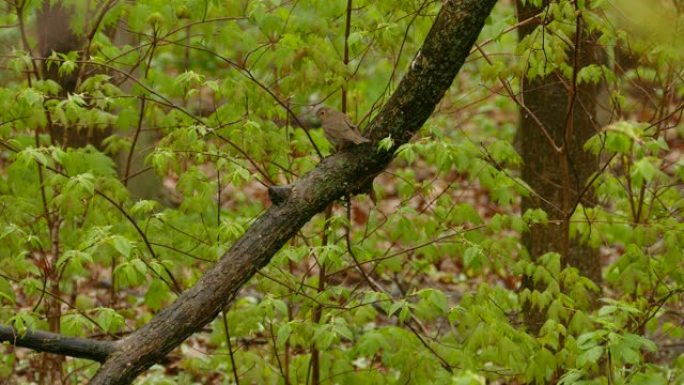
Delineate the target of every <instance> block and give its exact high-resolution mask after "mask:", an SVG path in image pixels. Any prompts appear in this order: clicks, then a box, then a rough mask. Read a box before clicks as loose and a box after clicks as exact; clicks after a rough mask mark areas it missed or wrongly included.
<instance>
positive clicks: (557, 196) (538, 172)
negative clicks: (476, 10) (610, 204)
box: [517, 1, 601, 287]
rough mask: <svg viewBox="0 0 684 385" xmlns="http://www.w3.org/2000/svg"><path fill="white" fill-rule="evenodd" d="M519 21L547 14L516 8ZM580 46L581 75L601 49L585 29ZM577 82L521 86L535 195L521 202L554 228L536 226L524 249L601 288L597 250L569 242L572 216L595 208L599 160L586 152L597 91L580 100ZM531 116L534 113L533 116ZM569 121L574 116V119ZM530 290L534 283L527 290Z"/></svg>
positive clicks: (523, 132) (583, 93)
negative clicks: (591, 183)
mask: <svg viewBox="0 0 684 385" xmlns="http://www.w3.org/2000/svg"><path fill="white" fill-rule="evenodd" d="M517 8H518V20H521V21H522V20H526V19H528V18H530V17H532V16H534V15H537V14H540V13H542V12H543V8H537V7H533V6H530V5H529V2H528V4H527V5H526V6H523V5H522V4H521V2H520V1H518V2H517ZM538 25H539V24H538V23H527V24H526V25H524V26H521V27H520V29H519V32H520V38H521V39H522V38H524V37H525V36H527V35H529V34H531V33H532V32H533V31H534V30H535V28H536V27H538ZM580 31H581V35H580V38H579V43H580V46H579V47H576V48H579V49H575V50H574V52H572V53H571V54H570V60H571V61H574V60H575V55H578V56H577V61H576V64H577V67H578V68H577V70H579V68H582V67H584V66H586V65H588V64H591V63H597V55H598V52H599V51H598V47H597V46H596V45H595V39H594V38H593V37H592V36H589V35H587V34H586V32H585V31H584V29H583V28H581V29H580ZM571 88H572V79H565V78H563V75H561V74H560V73H553V74H550V75H548V76H546V77H544V78H536V79H534V80H530V79H527V78H524V79H523V81H522V94H523V100H524V105H525V107H526V109H521V111H520V114H521V120H520V132H519V135H520V137H519V140H520V144H521V152H522V158H523V162H524V166H523V171H522V177H523V180H525V182H526V183H527V184H528V185H529V186H530V187H531V188H532V189H533V190H534V192H535V193H536V194H531V195H530V196H529V197H526V198H524V199H523V201H522V210H523V212H524V211H525V210H527V209H532V208H541V209H543V210H544V211H545V212H546V213H547V214H548V217H549V224H548V225H542V224H535V225H532V226H531V227H530V230H529V231H528V232H527V233H525V235H524V237H523V243H524V244H525V246H526V247H527V250H528V251H529V253H530V256H531V257H532V258H533V259H535V258H537V257H539V256H541V255H543V254H545V253H548V252H552V251H553V252H558V253H560V254H561V256H562V258H563V262H564V263H565V264H566V265H570V266H574V267H576V268H577V269H579V271H580V272H581V274H582V275H584V276H587V277H589V278H591V279H592V280H594V282H599V281H600V279H601V262H600V259H599V257H598V253H597V250H595V249H592V248H591V247H589V246H588V245H586V244H583V243H581V242H580V241H579V240H578V239H570V238H569V219H570V215H571V214H572V213H573V212H574V210H575V209H576V207H577V203H581V204H582V205H583V206H585V207H591V206H592V205H593V194H592V190H591V189H585V185H586V182H587V180H588V179H589V178H590V176H591V175H592V174H593V173H594V172H596V171H598V160H597V158H596V157H595V156H593V155H592V154H591V153H589V152H586V151H584V149H583V145H584V143H585V142H586V141H587V140H588V139H589V138H590V137H591V136H592V135H594V134H595V133H596V132H597V129H598V128H599V126H598V124H597V120H596V105H597V100H596V99H597V94H598V87H597V86H595V85H589V84H580V85H578V86H577V90H576V91H577V92H576V96H575V100H574V101H572V98H573V96H572V95H571V92H572V90H571ZM530 112H531V113H530ZM569 115H570V116H569ZM539 123H541V125H542V126H543V127H544V129H545V130H546V132H547V133H548V134H549V136H550V137H551V138H552V139H553V141H554V142H555V143H556V145H557V146H559V147H562V150H561V151H558V150H557V149H556V148H554V146H553V145H552V144H551V143H550V141H549V140H548V138H547V136H546V134H545V133H544V131H543V130H542V128H541V127H540V124H539ZM526 286H527V287H531V283H530V284H529V285H526Z"/></svg>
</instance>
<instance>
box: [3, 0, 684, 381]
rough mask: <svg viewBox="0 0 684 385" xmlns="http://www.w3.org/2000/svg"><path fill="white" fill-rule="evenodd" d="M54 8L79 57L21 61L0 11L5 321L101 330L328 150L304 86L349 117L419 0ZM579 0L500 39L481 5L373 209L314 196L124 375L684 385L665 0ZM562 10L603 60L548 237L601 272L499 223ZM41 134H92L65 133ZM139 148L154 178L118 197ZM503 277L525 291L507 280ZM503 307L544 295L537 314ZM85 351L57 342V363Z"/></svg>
mask: <svg viewBox="0 0 684 385" xmlns="http://www.w3.org/2000/svg"><path fill="white" fill-rule="evenodd" d="M349 3H350V4H351V1H350V2H349ZM537 3H539V1H537ZM64 6H65V7H67V8H68V9H70V10H71V11H70V12H69V16H70V18H69V25H70V28H71V29H72V31H73V33H74V34H75V35H76V36H77V37H79V38H82V39H85V40H84V41H86V42H87V43H86V44H84V47H85V48H82V47H80V48H79V50H78V51H71V52H60V53H58V52H55V53H53V54H51V55H46V56H41V55H40V53H39V51H38V49H37V44H38V39H39V36H38V35H37V32H36V27H35V25H36V23H37V22H38V21H37V15H38V13H39V11H40V9H41V8H42V7H43V4H42V3H41V2H40V1H28V0H24V1H23V2H22V1H19V0H16V1H14V2H7V3H6V4H5V5H3V7H4V8H5V12H4V13H2V14H1V15H0V23H1V24H3V28H2V29H0V42H1V43H2V46H3V47H4V48H5V49H4V51H5V53H4V55H3V56H2V70H1V71H0V80H1V82H0V83H1V84H2V87H0V213H1V215H0V259H1V263H2V266H3V267H2V270H1V272H0V303H1V304H2V306H1V307H0V320H1V321H2V323H4V324H12V325H14V326H15V327H16V328H18V329H19V330H25V329H26V328H36V329H44V330H53V331H59V332H60V333H62V334H65V335H74V336H91V337H99V338H117V337H121V336H124V335H126V333H128V332H129V331H131V330H134V329H135V328H137V327H139V326H140V325H142V324H144V323H145V322H146V321H147V320H149V319H150V317H151V316H152V315H153V314H154V313H155V312H157V311H159V310H160V309H161V308H163V307H164V306H165V305H167V304H168V303H170V301H172V300H173V298H174V297H175V292H177V291H178V290H182V289H183V288H187V287H189V286H191V285H192V284H193V283H194V282H195V281H196V280H197V278H198V277H199V276H200V275H201V274H202V272H203V271H205V270H206V269H207V267H208V266H210V265H211V263H212V262H213V261H215V260H216V259H217V258H219V257H220V256H221V255H222V254H223V253H224V252H225V251H226V250H227V248H228V247H229V246H230V245H231V244H232V242H233V241H235V240H236V239H237V238H238V237H239V236H240V235H241V234H242V232H243V230H244V229H245V228H246V227H247V226H249V225H250V223H251V222H252V221H253V220H254V219H255V217H257V216H258V215H259V214H260V212H262V211H263V210H264V208H265V207H267V206H268V205H269V204H270V202H269V200H268V197H267V193H266V187H265V186H267V185H273V184H277V185H282V184H287V183H289V182H291V181H292V180H294V179H296V178H297V177H298V176H299V175H302V174H303V173H305V172H307V171H308V170H310V169H312V168H313V167H314V166H315V164H316V163H317V162H318V159H319V155H318V153H317V150H316V148H318V149H320V152H321V153H322V154H323V155H325V154H328V153H330V152H331V151H332V148H331V146H330V145H329V144H328V143H327V142H326V141H325V139H324V137H323V135H322V132H321V130H320V129H317V128H311V127H310V122H309V118H308V113H309V111H310V108H311V107H312V106H315V105H318V104H321V103H325V104H327V105H330V106H335V107H336V108H338V109H341V108H342V106H343V105H344V106H345V107H346V109H347V112H348V114H349V115H350V117H351V118H352V120H353V121H355V122H360V126H361V127H363V126H364V123H365V122H367V121H368V118H369V116H372V115H373V113H374V112H375V108H377V107H378V106H380V105H381V104H382V102H383V99H384V98H385V97H387V96H388V95H389V93H390V92H391V91H392V90H393V87H394V86H395V85H396V82H397V80H398V79H399V78H400V76H401V74H402V71H403V70H404V68H406V67H407V66H408V65H409V63H410V61H411V59H412V58H413V55H414V54H415V52H416V50H417V48H418V47H419V45H420V42H421V41H422V38H423V37H424V36H425V34H426V33H427V30H428V28H429V26H430V25H431V23H432V20H433V16H434V15H435V14H436V11H437V10H438V9H439V6H440V2H433V1H413V0H402V1H364V0H357V1H354V2H353V7H352V9H351V12H350V13H349V14H348V13H347V6H348V4H346V2H343V1H338V0H336V1H319V0H299V1H280V0H249V1H247V0H245V1H228V2H218V1H206V0H205V1H194V0H167V1H156V0H146V1H137V2H118V1H109V2H91V1H82V0H78V1H75V0H70V1H64ZM574 7H575V4H574V3H573V2H570V1H559V2H553V3H552V4H551V5H549V6H548V7H547V8H545V11H544V13H543V15H542V17H544V20H545V23H544V25H543V26H542V27H540V28H539V30H538V31H537V32H538V33H535V34H533V35H531V36H528V37H527V38H525V39H524V40H522V41H520V42H519V41H518V38H517V34H516V23H517V22H518V21H517V20H516V17H515V7H514V6H513V4H510V3H509V2H506V1H502V2H501V3H500V4H499V5H498V6H497V8H495V11H494V13H493V14H492V15H491V17H490V20H489V23H488V25H487V26H486V27H485V29H484V31H483V33H482V35H481V36H480V41H479V46H478V49H477V50H475V52H473V54H472V55H471V58H470V60H469V61H468V62H467V63H466V65H465V66H464V69H463V70H462V71H461V74H460V75H459V76H458V78H457V79H456V81H455V82H454V86H453V90H452V92H450V93H449V94H447V95H446V96H445V98H444V100H443V102H442V103H441V104H440V106H439V107H438V109H437V111H435V113H434V115H433V118H432V119H431V120H430V121H429V122H428V124H426V126H425V127H424V128H423V130H422V131H421V134H420V135H419V136H418V137H416V138H415V140H414V141H413V142H412V143H411V144H409V145H406V146H404V147H402V149H401V150H400V152H399V154H398V159H397V161H396V162H394V164H393V166H392V167H391V169H389V170H388V171H387V172H385V173H383V174H381V175H380V176H379V177H378V179H377V180H376V183H375V192H376V194H377V205H374V204H373V203H372V202H371V200H370V199H369V198H368V197H366V196H358V197H353V198H352V202H351V207H350V206H349V203H346V202H339V203H338V204H336V205H334V207H333V208H332V209H331V210H330V211H329V212H328V213H326V214H322V215H319V216H317V217H316V218H315V219H314V220H313V221H312V222H311V223H309V224H308V225H307V226H306V227H305V228H304V230H303V231H302V232H301V233H300V235H299V236H298V237H296V238H295V239H293V240H292V241H291V243H290V244H289V245H288V246H287V247H285V248H284V249H283V250H282V251H281V252H280V253H279V254H278V255H276V256H275V257H274V259H273V261H272V262H271V264H270V265H268V266H267V267H266V268H265V269H263V270H262V271H261V272H260V273H259V275H258V276H257V277H255V279H253V280H252V281H251V282H250V283H249V285H248V286H247V287H245V288H244V289H243V290H242V292H241V295H240V297H239V300H237V301H236V302H235V303H234V304H233V305H232V306H231V307H230V308H229V309H226V311H225V312H224V315H223V317H219V318H218V319H216V320H215V321H214V323H213V324H212V325H211V328H209V329H207V330H206V331H205V332H204V333H201V334H198V335H196V336H195V337H193V338H192V339H190V340H189V341H187V342H186V343H185V344H184V345H183V346H182V347H181V348H180V349H179V350H178V351H176V352H175V353H174V354H173V355H172V357H171V358H170V362H169V363H167V364H165V365H164V366H155V367H154V368H153V369H152V370H151V371H149V372H148V373H147V374H146V375H145V376H144V377H141V379H140V380H139V381H140V383H141V384H171V383H179V384H190V383H197V384H208V383H216V384H224V383H226V384H227V383H236V382H240V383H259V384H305V383H330V384H332V383H338V384H366V383H367V384H385V383H386V384H405V383H418V384H421V383H436V384H437V383H438V384H484V383H488V382H489V383H508V384H516V383H558V384H580V383H581V384H677V383H684V355H683V352H684V349H683V347H684V345H683V342H682V341H683V338H684V328H683V326H682V325H683V324H684V313H683V311H684V296H683V295H682V293H683V287H684V286H683V284H684V253H683V252H682V250H684V235H683V234H684V233H683V230H684V227H683V225H682V220H681V219H682V209H683V208H684V199H683V198H684V195H683V194H682V192H683V190H682V183H683V182H684V162H683V161H682V158H681V151H682V148H683V142H682V134H684V131H683V127H682V125H681V115H682V110H683V106H682V97H683V96H684V83H683V82H682V75H683V73H682V65H681V64H682V59H683V58H682V55H683V53H684V49H683V48H684V45H683V44H682V40H681V36H684V34H683V33H682V32H684V31H682V25H684V24H683V22H684V20H683V19H682V11H683V9H682V4H681V2H680V1H665V0H663V1H656V2H645V1H644V2H620V1H601V0H593V1H579V7H580V8H581V10H582V12H581V13H580V14H578V13H577V12H575V8H574ZM348 15H349V16H348ZM100 16H101V17H100ZM577 17H582V18H583V20H584V21H585V22H586V23H587V25H588V27H589V28H590V30H591V31H592V32H594V33H596V34H598V35H599V36H600V37H599V43H600V44H601V45H602V47H603V48H604V49H605V55H606V58H605V62H604V63H596V64H595V65H591V66H588V67H585V68H583V69H582V70H581V72H580V74H579V81H580V82H595V83H600V84H601V85H602V87H604V89H605V92H606V93H607V95H608V100H609V101H608V102H607V104H606V106H604V107H605V109H606V111H608V115H609V119H608V121H607V122H606V124H605V127H604V128H603V129H602V130H601V131H600V132H597V134H596V135H595V136H594V137H593V138H592V139H591V140H590V141H589V142H587V143H586V146H585V147H586V148H587V150H588V151H592V152H593V153H595V154H597V155H598V156H599V158H600V160H601V172H600V173H599V174H597V175H596V176H595V178H593V180H592V182H593V184H594V186H595V187H596V194H597V202H598V205H597V206H596V207H593V208H586V209H581V208H580V209H578V210H576V212H575V215H574V216H573V218H572V226H571V236H572V237H576V238H578V239H581V240H583V242H586V243H588V244H589V245H591V246H592V247H594V248H598V249H600V251H601V258H602V261H603V263H604V271H603V277H604V281H603V282H593V281H591V280H589V279H587V278H585V277H583V276H581V274H580V273H579V272H578V271H577V270H576V269H574V268H568V267H565V266H563V265H562V264H561V262H560V261H561V258H560V256H559V255H558V254H556V253H549V254H546V255H544V256H541V257H540V258H537V259H533V258H530V256H529V255H527V252H526V251H525V250H524V248H523V247H522V245H521V241H520V239H521V235H522V234H523V233H524V232H525V231H527V228H528V225H529V224H530V223H540V222H541V223H545V222H547V215H546V214H545V213H544V212H542V211H540V210H528V211H527V212H520V197H521V196H523V195H526V194H531V193H533V192H531V191H530V190H529V188H527V187H526V184H525V182H524V181H522V180H521V179H520V178H519V177H518V175H519V168H520V165H521V162H522V160H521V158H520V156H519V155H518V153H517V151H516V143H515V137H516V124H517V116H518V109H517V105H516V103H515V102H514V100H513V99H512V97H511V95H510V94H508V93H507V90H508V89H510V90H512V91H513V92H517V91H516V90H517V89H519V83H520V78H521V76H522V75H523V74H527V76H530V77H534V76H542V75H545V74H548V73H551V72H553V71H555V70H560V71H561V72H563V71H566V72H567V71H569V70H570V68H571V67H570V63H569V62H568V60H569V59H568V55H567V52H566V51H565V50H566V48H567V44H566V42H567V41H572V38H571V37H572V35H573V34H574V28H575V18H577ZM347 22H349V24H350V29H349V33H348V34H346V33H345V27H346V23H347ZM345 47H346V48H345ZM346 49H348V54H347V55H345V50H346ZM624 56H626V57H629V59H630V63H631V65H630V66H621V65H620V64H621V63H624V61H621V58H622V57H624ZM50 71H53V72H54V71H57V76H53V77H52V78H50V76H48V73H50ZM67 78H68V79H75V89H74V90H73V92H66V91H65V90H64V84H65V82H64V79H67ZM60 79H61V80H62V81H61V82H60ZM343 100H344V101H343ZM343 103H344V104H343ZM300 121H301V122H300ZM300 123H302V124H303V125H304V126H306V127H307V129H302V128H301V127H300ZM60 130H66V131H68V132H76V133H78V135H82V136H86V137H88V138H92V137H96V136H98V133H100V134H101V135H102V136H103V137H106V138H105V139H104V140H102V141H101V142H100V143H95V142H92V141H91V144H89V145H86V146H80V147H77V146H72V145H71V143H69V142H68V141H67V140H65V138H67V136H66V135H60V134H59V132H60ZM143 132H150V133H153V134H154V135H155V139H154V140H152V141H149V142H144V141H141V140H139V138H140V136H141V133H143ZM314 144H315V146H314ZM140 153H142V154H144V157H145V162H144V163H141V162H133V161H131V159H133V156H132V155H130V154H140ZM147 169H151V170H153V173H155V174H156V175H158V176H159V177H161V178H162V179H163V181H164V186H163V194H161V197H156V198H150V196H152V195H147V197H146V198H141V196H138V195H137V194H132V193H131V192H130V191H131V190H129V188H128V187H130V185H131V184H133V183H135V179H136V176H137V175H138V174H139V176H137V177H138V178H152V176H151V175H152V172H147V173H144V174H141V172H142V171H145V170H147ZM148 193H149V191H148ZM523 275H527V276H531V277H533V279H534V281H535V283H536V284H537V286H536V287H537V288H538V289H535V290H530V289H525V290H522V289H520V281H521V277H522V276H523ZM50 302H52V303H56V304H57V308H56V309H55V307H54V306H52V307H51V305H49V303H50ZM525 303H529V304H531V306H532V308H535V309H538V310H540V311H542V312H543V314H544V317H545V319H544V322H543V326H542V327H541V328H540V329H539V330H538V331H532V330H530V329H529V328H528V327H527V326H526V323H525V312H524V310H523V309H525V307H524V306H523V305H524V304H525ZM592 303H596V305H595V306H593V307H592V306H591V304H592ZM51 312H52V313H51ZM55 312H56V313H55ZM55 314H57V320H58V322H57V325H54V324H53V325H50V319H55ZM1 349H2V350H3V354H2V358H1V359H0V377H1V378H3V379H5V380H6V381H7V383H23V382H24V381H36V382H37V381H39V377H40V373H41V372H42V369H40V368H41V361H42V359H43V357H42V356H40V355H36V354H32V353H27V352H26V351H25V350H20V349H16V350H15V349H14V348H13V347H12V346H10V345H6V346H3V347H2V348H1ZM96 368H97V365H95V364H93V363H92V362H90V361H85V360H79V359H67V360H66V361H65V362H64V367H63V373H65V375H64V381H65V383H82V382H84V381H85V380H86V379H87V378H89V377H90V376H92V374H93V373H94V371H95V370H96ZM497 381H498V382H497Z"/></svg>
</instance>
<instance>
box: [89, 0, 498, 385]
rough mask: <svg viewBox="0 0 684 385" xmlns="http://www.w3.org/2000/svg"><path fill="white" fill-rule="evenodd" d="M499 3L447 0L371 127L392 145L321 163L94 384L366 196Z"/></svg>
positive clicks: (190, 327) (121, 345)
mask: <svg viewBox="0 0 684 385" xmlns="http://www.w3.org/2000/svg"><path fill="white" fill-rule="evenodd" d="M495 3H496V0H447V1H444V4H443V6H442V9H441V10H440V12H439V14H438V15H437V18H436V19H435V22H434V24H433V26H432V28H431V30H430V32H429V33H428V36H427V37H426V39H425V41H424V43H423V46H422V48H421V49H420V51H419V52H418V53H417V54H416V56H415V58H414V60H413V61H412V63H411V66H410V68H409V70H408V72H407V74H406V75H405V76H404V78H403V79H402V81H401V83H400V84H399V86H398V88H397V90H396V91H395V92H394V94H393V95H392V96H391V98H390V99H389V101H388V102H387V104H386V105H385V106H384V107H383V108H382V110H381V112H380V113H379V114H378V116H377V117H375V119H374V120H373V121H372V122H371V123H370V125H369V132H371V135H370V136H371V138H372V139H373V143H377V142H378V141H379V140H380V139H381V138H384V137H387V136H388V135H391V137H392V139H393V145H392V146H391V148H390V149H389V150H386V151H380V150H378V149H377V148H376V146H375V145H374V144H366V145H360V146H356V147H354V148H352V149H349V150H347V151H343V152H341V153H338V154H336V155H334V156H331V157H328V158H326V159H324V160H323V161H322V162H321V163H320V164H319V165H318V166H317V167H316V168H315V169H314V170H312V171H311V172H309V173H308V174H306V175H304V176H303V177H302V178H300V179H299V181H297V182H296V183H295V184H294V185H292V189H291V192H290V194H289V195H288V196H287V197H285V198H284V199H283V201H282V202H280V203H279V204H277V205H273V206H271V207H270V208H269V209H268V211H266V213H265V214H264V215H262V216H261V217H260V218H259V219H258V220H257V221H256V222H255V223H254V224H253V225H252V226H251V227H250V228H249V229H248V230H247V231H246V232H245V234H244V235H243V236H242V237H241V238H240V239H239V240H238V241H237V242H236V243H235V244H234V245H233V247H232V248H231V249H230V250H229V251H228V252H227V253H226V254H225V255H224V256H223V257H222V258H221V260H219V261H218V262H217V263H216V265H214V267H213V268H212V269H210V270H209V271H207V273H206V274H204V276H202V278H201V279H200V280H199V281H198V282H197V284H196V285H195V286H193V287H192V288H190V289H189V290H187V291H186V292H184V293H183V294H182V295H181V296H180V297H178V299H177V300H176V301H175V302H174V303H173V304H171V305H170V306H168V307H167V308H165V309H164V310H162V311H161V312H160V313H159V314H157V315H156V316H155V317H154V318H153V319H152V320H151V321H150V322H149V323H148V324H147V325H145V326H143V327H142V328H140V329H139V330H137V331H136V332H135V333H133V334H131V335H130V336H128V337H126V338H125V339H123V340H121V341H119V342H117V344H116V347H115V350H114V351H113V352H112V353H111V354H109V356H108V357H107V359H106V361H105V363H104V364H103V365H102V367H101V368H100V370H99V371H98V373H97V374H96V375H95V377H94V378H93V379H92V380H91V382H90V384H96V385H102V384H109V385H113V384H128V383H130V382H131V381H133V379H135V378H136V377H137V376H138V375H139V374H140V373H142V372H143V371H145V370H146V369H147V368H148V367H150V366H151V365H153V364H154V363H155V362H158V361H160V360H161V359H162V358H163V357H164V356H165V355H166V354H168V353H169V352H170V351H171V350H173V349H174V348H176V347H177V346H178V345H179V344H181V343H182V342H183V341H184V340H185V339H186V338H188V337H189V336H190V335H192V334H193V333H195V332H196V331H198V330H200V329H201V328H202V326H204V325H206V324H207V323H209V322H211V321H212V320H213V319H214V318H215V317H216V315H217V314H218V313H219V312H220V311H221V310H222V309H224V308H225V306H226V305H228V304H229V303H230V302H231V301H232V300H233V299H234V298H235V296H236V294H237V293H238V291H239V290H240V288H241V287H242V285H244V284H245V283H246V282H247V281H248V280H249V279H250V278H251V277H252V276H253V275H254V274H255V273H256V272H257V271H258V270H259V269H260V268H262V267H263V266H265V265H266V264H268V262H269V261H270V259H271V257H272V256H273V255H274V254H275V253H276V252H277V251H278V250H280V248H281V247H282V246H283V245H284V244H285V243H286V242H287V241H288V240H289V239H290V238H291V237H292V236H294V235H295V234H296V232H297V231H299V229H300V228H301V227H302V226H303V225H304V224H306V223H307V222H308V221H309V220H310V219H311V217H313V216H314V215H315V214H317V213H318V212H320V211H322V210H323V209H324V208H325V207H326V206H327V205H328V204H330V203H331V202H333V201H335V200H336V199H338V198H339V197H341V196H342V195H344V194H347V193H355V192H358V191H361V190H362V189H363V187H364V186H365V185H366V184H367V183H369V182H370V181H371V180H372V178H373V177H374V176H375V175H376V174H377V173H378V172H380V171H382V170H383V169H384V168H385V167H387V165H388V164H389V162H390V161H391V160H392V157H393V155H394V152H395V151H396V150H397V148H398V147H399V146H400V145H401V144H403V143H406V142H407V141H408V140H409V139H410V138H411V137H412V136H413V135H414V134H415V133H416V131H418V129H420V127H421V126H422V125H423V123H424V122H425V121H426V120H427V119H428V117H429V116H430V114H431V113H432V111H433V110H434V108H435V106H436V105H437V103H438V102H439V101H440V100H441V98H442V96H443V95H444V93H445V92H446V91H447V90H448V88H449V87H450V85H451V83H452V81H453V79H454V77H455V75H456V73H457V72H458V71H459V70H460V68H461V66H462V65H463V63H464V61H465V59H466V57H467V56H468V53H469V52H470V49H471V48H472V46H473V44H474V42H475V40H476V38H477V36H478V35H479V33H480V30H481V29H482V26H483V25H484V22H485V19H486V18H487V16H488V15H489V13H490V11H491V9H492V7H493V6H494V4H495Z"/></svg>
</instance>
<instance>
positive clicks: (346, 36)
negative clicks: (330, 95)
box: [342, 0, 352, 112]
mask: <svg viewBox="0 0 684 385" xmlns="http://www.w3.org/2000/svg"><path fill="white" fill-rule="evenodd" d="M351 14H352V0H347V19H346V21H345V25H344V57H343V58H342V61H343V62H344V66H345V67H346V66H347V64H349V34H350V33H351ZM342 112H347V85H346V84H345V85H344V86H342Z"/></svg>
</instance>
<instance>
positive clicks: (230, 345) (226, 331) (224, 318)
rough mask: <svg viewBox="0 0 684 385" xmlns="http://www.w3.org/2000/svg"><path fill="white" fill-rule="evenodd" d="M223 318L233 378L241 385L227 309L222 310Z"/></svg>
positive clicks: (236, 384) (236, 383) (237, 384)
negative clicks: (231, 340)
mask: <svg viewBox="0 0 684 385" xmlns="http://www.w3.org/2000/svg"><path fill="white" fill-rule="evenodd" d="M221 317H222V319H223V331H224V332H225V333H226V344H227V345H228V356H229V357H230V366H231V367H232V368H233V380H234V381H235V385H240V377H239V376H238V372H237V367H236V366H235V355H234V354H233V353H234V351H233V344H232V343H231V342H230V330H229V329H228V318H227V317H226V311H225V310H224V311H222V312H221Z"/></svg>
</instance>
